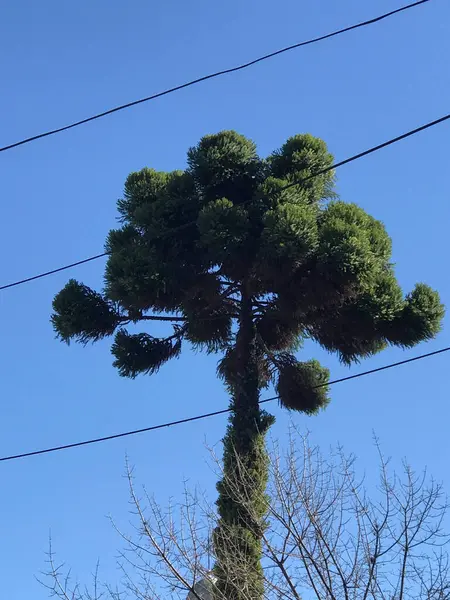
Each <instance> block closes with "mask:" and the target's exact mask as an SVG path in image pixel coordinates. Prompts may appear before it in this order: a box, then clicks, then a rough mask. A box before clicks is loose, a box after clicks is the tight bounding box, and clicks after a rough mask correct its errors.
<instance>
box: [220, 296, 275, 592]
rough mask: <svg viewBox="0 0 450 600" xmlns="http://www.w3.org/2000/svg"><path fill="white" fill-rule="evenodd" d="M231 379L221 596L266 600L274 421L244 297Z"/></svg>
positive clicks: (222, 496) (222, 515)
mask: <svg viewBox="0 0 450 600" xmlns="http://www.w3.org/2000/svg"><path fill="white" fill-rule="evenodd" d="M232 365H233V368H232V369H231V372H230V374H229V376H228V378H227V383H228V386H229V388H230V390H231V392H232V401H231V410H232V412H231V415H230V421H229V425H228V429H227V433H226V436H225V438H224V473H223V478H222V480H221V481H220V482H219V483H218V486H217V489H218V492H219V498H218V501H217V506H218V512H219V517H220V520H219V525H218V527H217V529H216V531H215V534H214V545H215V552H216V557H217V564H216V568H215V572H216V576H217V578H218V582H217V586H218V589H219V591H220V597H221V598H226V600H244V599H245V600H249V599H252V600H262V598H263V595H264V581H263V573H262V567H261V554H262V534H263V532H264V527H265V524H264V517H265V514H266V508H265V507H266V497H265V488H266V484H267V478H268V458H267V453H266V449H265V439H264V438H265V434H266V432H267V430H268V428H269V427H270V425H271V424H272V423H273V417H271V416H270V415H268V414H267V413H266V412H265V411H263V410H261V409H260V406H259V394H260V388H261V373H260V368H261V355H260V350H259V349H258V344H257V334H256V327H255V324H254V320H253V311H252V299H251V297H250V295H249V294H248V293H246V290H243V292H242V304H241V315H240V324H239V331H238V334H237V340H236V346H235V348H234V350H233V360H232Z"/></svg>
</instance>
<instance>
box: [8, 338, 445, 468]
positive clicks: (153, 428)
mask: <svg viewBox="0 0 450 600" xmlns="http://www.w3.org/2000/svg"><path fill="white" fill-rule="evenodd" d="M449 350H450V346H448V347H446V348H441V349H440V350H434V351H433V352H427V353H426V354H420V355H419V356H413V357H412V358H406V359H404V360H400V361H398V362H395V363H390V364H388V365H383V366H382V367H376V368H375V369H369V370H368V371H363V372H362V373H355V375H348V376H346V377H341V378H340V379H334V380H333V381H329V382H328V383H325V384H321V385H318V386H316V388H321V387H326V386H328V385H334V384H336V383H343V382H344V381H350V380H352V379H358V378H360V377H365V376H366V375H373V374H374V373H379V372H381V371H387V370H388V369H393V368H395V367H400V366H402V365H406V364H409V363H412V362H416V361H418V360H422V359H424V358H430V357H431V356H437V355H438V354H443V353H444V352H448V351H449ZM278 398H279V396H273V397H272V398H266V399H264V400H261V402H260V404H265V403H267V402H273V401H274V400H278ZM229 412H231V409H230V408H225V409H223V410H217V411H215V412H210V413H205V414H203V415H197V416H195V417H188V418H186V419H179V420H178V421H170V422H168V423H160V424H159V425H152V426H151V427H144V428H142V429H134V430H133V431H125V432H123V433H115V434H113V435H107V436H104V437H99V438H93V439H90V440H84V441H82V442H75V443H73V444H64V445H62V446H54V447H52V448H45V449H43V450H34V451H33V452H24V453H22V454H13V455H11V456H3V457H0V462H6V461H11V460H18V459H20V458H28V457H30V456H39V455H41V454H49V453H51V452H59V451H61V450H68V449H69V448H79V447H80V446H88V445H90V444H98V443H100V442H108V441H110V440H117V439H119V438H123V437H129V436H132V435H137V434H139V433H148V432H149V431H156V430H157V429H165V428H166V427H173V426H175V425H183V424H185V423H192V422H193V421H200V420H201V419H207V418H209V417H215V416H218V415H224V414H227V413H229Z"/></svg>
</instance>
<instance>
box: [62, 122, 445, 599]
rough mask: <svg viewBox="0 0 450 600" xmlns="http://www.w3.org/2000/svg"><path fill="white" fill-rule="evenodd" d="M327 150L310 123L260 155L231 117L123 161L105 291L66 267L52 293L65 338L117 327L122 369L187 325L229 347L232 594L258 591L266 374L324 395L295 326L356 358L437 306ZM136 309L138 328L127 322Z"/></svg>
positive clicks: (392, 339) (402, 342)
mask: <svg viewBox="0 0 450 600" xmlns="http://www.w3.org/2000/svg"><path fill="white" fill-rule="evenodd" d="M332 164H333V157H332V156H331V154H330V153H329V152H328V150H327V147H326V144H325V142H323V141H322V140H319V139H317V138H314V137H313V136H311V135H309V134H305V135H297V136H294V137H292V138H290V139H289V140H287V142H286V143H285V144H284V145H283V146H282V147H281V148H280V149H279V150H278V151H276V152H274V153H273V154H272V155H271V156H269V157H268V158H261V157H259V156H258V155H257V153H256V148H255V145H254V144H253V142H251V141H250V140H247V139H246V138H245V137H243V136H241V135H239V134H237V133H235V132H233V131H224V132H221V133H218V134H215V135H210V136H206V137H204V138H203V139H202V140H201V141H200V142H199V144H198V145H197V146H195V147H194V148H191V149H190V150H189V152H188V168H187V169H186V170H185V171H173V172H170V173H162V172H158V171H155V170H153V169H148V168H145V169H142V170H141V171H139V172H136V173H132V174H131V175H129V177H128V178H127V180H126V183H125V190H124V196H123V198H122V199H121V200H119V201H118V210H119V214H120V221H121V227H120V228H119V229H118V230H113V231H111V232H110V233H109V235H108V238H107V241H106V251H107V252H108V254H109V257H108V262H107V265H106V270H105V281H104V290H103V293H101V294H100V293H97V292H94V291H92V290H90V289H89V288H87V287H86V286H84V285H82V284H80V283H77V282H75V281H70V282H69V284H68V285H67V286H66V287H65V288H64V289H63V290H61V292H60V293H59V294H58V295H57V296H56V298H55V300H54V303H53V310H54V313H53V316H52V323H53V326H54V328H55V331H56V333H57V335H58V337H60V338H61V339H62V340H63V341H65V342H69V341H70V340H71V339H74V340H76V341H79V342H81V343H86V342H88V341H96V340H99V339H101V338H103V337H105V336H110V335H113V334H114V332H115V331H116V329H117V327H119V326H120V327H121V329H120V330H119V331H118V333H117V334H116V338H115V341H114V343H113V345H112V352H113V355H114V359H115V360H114V365H115V366H116V367H117V368H118V370H119V373H120V374H121V375H122V376H125V377H136V376H137V375H138V374H139V373H154V372H156V371H157V370H158V369H159V367H160V366H161V365H162V364H163V363H165V362H166V361H167V360H169V359H170V358H172V357H176V356H178V355H179V353H180V349H181V342H182V340H183V339H184V340H187V341H189V342H190V343H191V344H192V345H193V346H194V347H196V348H200V349H204V350H206V351H207V352H218V351H220V352H223V353H224V358H223V359H222V361H221V362H220V365H219V369H218V372H219V375H220V376H221V377H222V378H223V379H224V381H225V383H226V385H227V388H228V390H229V392H230V395H231V397H232V403H231V408H232V413H231V421H230V427H229V430H228V433H227V436H226V438H225V457H224V466H225V475H226V476H227V477H228V476H230V477H234V478H235V479H237V484H238V485H239V487H240V489H241V492H242V491H243V490H244V491H245V490H247V492H248V493H249V494H250V504H251V507H252V510H251V511H250V512H251V513H252V514H251V515H250V514H249V512H248V510H247V512H246V511H244V513H242V507H241V506H238V504H237V501H236V498H233V497H232V495H231V491H230V489H229V486H228V487H227V483H226V477H225V478H224V481H222V482H221V483H220V484H219V501H218V508H219V513H220V525H219V530H218V531H217V532H216V536H215V540H216V545H215V550H216V553H217V557H218V564H217V568H216V571H217V573H218V575H219V581H220V586H219V587H220V588H221V590H222V591H223V592H224V593H225V597H227V598H228V600H243V598H244V597H246V598H248V594H247V596H245V594H244V593H243V592H242V589H244V587H245V586H246V585H247V584H250V583H251V586H250V587H251V589H252V590H253V591H252V594H253V595H252V596H251V597H252V598H254V600H261V598H262V595H263V585H262V575H261V566H260V557H261V527H262V526H263V521H264V488H265V482H266V477H267V464H266V462H265V461H266V459H265V450H264V434H265V432H266V430H267V428H268V427H269V425H270V422H271V421H270V418H269V417H268V415H266V414H265V413H264V412H263V411H261V409H260V408H259V404H258V402H259V394H260V391H261V389H262V388H263V387H265V386H267V385H268V384H269V383H270V382H271V381H272V382H275V384H276V386H277V389H278V392H279V395H280V402H281V404H282V405H283V406H285V407H286V408H288V409H290V410H299V411H302V412H304V413H306V414H314V413H315V412H317V410H318V409H319V408H321V407H324V406H326V404H327V402H328V395H327V388H326V387H317V386H318V385H320V384H322V383H326V382H327V381H328V372H327V371H326V370H325V369H323V368H322V367H321V366H320V365H319V364H318V363H317V362H316V361H309V362H302V363H300V362H297V361H296V360H295V359H294V358H293V357H292V352H294V351H296V350H298V349H299V348H300V346H301V344H302V341H303V340H304V339H305V338H310V339H313V340H315V341H316V342H318V343H319V344H320V345H321V346H322V347H323V348H324V349H325V350H328V351H330V352H334V353H336V354H337V355H338V356H339V357H340V359H341V360H342V361H343V362H344V363H346V364H351V363H353V362H355V361H358V360H360V359H361V358H364V357H366V356H371V355H373V354H375V353H376V352H379V351H380V350H382V349H383V348H385V347H386V346H387V345H389V344H394V345H398V346H401V347H411V346H413V345H415V344H417V343H419V342H420V341H422V340H428V339H431V338H433V337H434V336H435V335H436V334H437V333H438V332H439V330H440V326H441V322H442V318H443V314H444V309H443V306H442V304H441V303H440V300H439V296H438V294H437V293H436V292H434V291H433V290H431V289H430V288H429V287H428V286H426V285H424V284H418V285H417V286H416V287H415V288H414V290H413V291H412V292H411V293H410V294H407V295H406V296H405V295H404V294H403V292H402V290H401V289H400V286H399V284H398V282H397V280H396V278H395V274H394V270H393V267H392V264H391V240H390V238H389V236H388V234H387V232H386V230H385V228H384V226H383V224H382V223H381V222H380V221H377V220H376V219H374V218H373V217H371V216H370V215H368V214H367V213H366V212H365V211H364V210H363V209H362V208H360V207H358V206H357V205H355V204H346V203H344V202H342V201H337V200H336V194H335V192H334V172H333V170H329V169H330V167H331V165H332ZM327 169H328V170H327ZM323 170H327V172H326V173H322V171H323ZM318 172H321V174H320V175H318V176H316V177H311V176H312V175H314V174H315V173H318ZM305 178H306V181H303V182H302V180H304V179H305ZM294 181H300V184H299V185H295V186H292V185H291V186H290V187H289V188H287V189H286V186H287V185H290V184H292V183H293V182H294ZM158 318H160V319H165V320H172V325H174V324H178V323H181V324H179V325H176V326H175V329H174V333H172V330H171V331H170V332H169V334H168V337H166V338H162V339H161V338H159V337H155V336H153V335H151V332H147V329H148V326H149V325H151V323H152V321H153V320H154V319H158ZM131 323H132V324H133V325H134V326H136V324H138V323H140V324H141V325H142V327H143V329H144V332H143V333H140V334H137V335H131V334H130V333H128V332H127V331H126V329H124V327H126V326H127V324H131ZM239 464H242V465H244V466H245V469H244V471H245V473H247V475H245V476H244V475H243V474H242V472H241V471H240V469H239ZM250 489H251V490H254V491H252V492H250ZM258 527H259V529H258ZM230 531H231V532H233V533H232V534H230ZM227 532H228V533H227ZM228 534H230V535H231V538H230V539H228V538H227V537H226V536H227V535H228ZM227 539H228V541H227ZM233 548H234V549H235V551H236V552H237V550H236V549H237V548H241V550H242V556H244V557H247V558H245V561H247V562H246V563H245V565H246V568H247V567H248V568H247V571H246V572H247V575H246V577H247V579H246V580H245V581H244V580H241V581H240V582H238V584H237V585H235V586H234V588H233V589H229V588H228V587H227V586H228V585H229V581H228V582H227V562H226V560H225V555H226V553H227V552H228V553H229V552H231V551H233ZM244 550H245V551H244ZM238 554H239V553H238ZM243 572H245V569H244V571H243ZM241 588H242V589H241Z"/></svg>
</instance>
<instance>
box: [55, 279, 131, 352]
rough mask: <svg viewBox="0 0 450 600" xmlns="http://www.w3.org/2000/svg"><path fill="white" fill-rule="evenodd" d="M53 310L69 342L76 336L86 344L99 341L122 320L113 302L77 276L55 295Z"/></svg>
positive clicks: (60, 332) (59, 331) (59, 330)
mask: <svg viewBox="0 0 450 600" xmlns="http://www.w3.org/2000/svg"><path fill="white" fill-rule="evenodd" d="M53 311H54V313H53V315H52V324H53V327H54V328H55V331H56V333H57V335H58V337H59V338H60V339H61V340H62V341H63V342H66V343H67V344H69V343H70V340H72V339H74V340H76V341H77V342H81V343H82V344H87V343H88V342H97V341H98V340H100V339H102V338H103V337H106V336H108V335H111V334H112V333H113V332H114V330H115V328H116V327H117V325H118V323H119V322H120V321H119V315H118V314H117V312H116V311H115V309H114V307H113V305H112V303H111V302H108V301H107V300H105V299H104V298H103V297H102V295H101V294H98V293H97V292H94V291H93V290H91V289H90V288H88V287H87V286H86V285H83V284H82V283H78V281H75V279H71V280H70V281H69V282H68V283H67V285H66V286H65V287H64V288H63V289H62V290H61V291H60V292H59V294H57V295H56V296H55V299H54V300H53Z"/></svg>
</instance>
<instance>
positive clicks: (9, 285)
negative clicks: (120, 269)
mask: <svg viewBox="0 0 450 600" xmlns="http://www.w3.org/2000/svg"><path fill="white" fill-rule="evenodd" d="M449 119H450V113H449V114H447V115H444V116H443V117H440V118H439V119H435V120H434V121H430V122H429V123H426V124H425V125H421V126H420V127H416V128H415V129H412V130H411V131H407V132H406V133H403V134H402V135H399V136H397V137H395V138H392V139H390V140H388V141H387V142H383V143H382V144H378V145H377V146H372V148H369V149H368V150H364V151H363V152H359V153H358V154H354V155H353V156H350V157H349V158H346V159H344V160H341V161H339V162H337V163H335V164H333V165H331V166H330V167H326V168H325V169H321V170H320V171H317V172H316V173H312V174H311V175H308V176H307V177H304V178H302V179H298V180H295V181H292V182H291V183H289V184H287V185H286V186H285V187H284V188H283V189H288V188H291V187H294V186H296V185H301V184H303V183H305V182H306V181H309V180H310V179H313V178H314V177H318V176H319V175H324V174H325V173H328V172H329V171H332V170H334V169H337V168H339V167H342V166H344V165H347V164H349V163H351V162H353V161H355V160H359V159H360V158H363V157H365V156H368V155H369V154H372V153H374V152H377V151H378V150H382V149H383V148H386V147H387V146H391V145H392V144H395V143H397V142H400V141H401V140H404V139H406V138H408V137H411V136H413V135H416V134H417V133H420V132H422V131H425V130H426V129H429V128H431V127H434V126H436V125H439V124H441V123H444V122H445V121H448V120H449ZM247 202H248V201H247ZM243 204H245V203H243ZM195 224H196V221H191V222H189V223H185V224H183V225H181V226H179V227H175V228H173V229H170V230H168V231H166V232H164V233H163V234H162V235H160V236H158V237H159V238H163V237H166V236H167V235H173V234H174V233H177V232H179V231H180V230H182V229H185V228H186V227H190V226H192V225H195ZM104 256H108V252H103V253H101V254H96V255H95V256H90V257H89V258H85V259H83V260H79V261H77V262H74V263H71V264H69V265H65V266H63V267H58V268H56V269H52V270H51V271H45V272H44V273H39V274H38V275H33V276H31V277H27V278H25V279H20V280H18V281H14V282H12V283H7V284H5V285H2V286H0V291H2V290H6V289H8V288H13V287H17V286H19V285H23V284H24V283H28V282H30V281H35V280H37V279H42V278H44V277H48V276H49V275H54V274H55V273H60V272H61V271H67V270H68V269H72V268H73V267H77V266H78V265H83V264H85V263H88V262H91V261H94V260H97V259H99V258H103V257H104Z"/></svg>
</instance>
